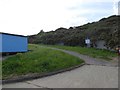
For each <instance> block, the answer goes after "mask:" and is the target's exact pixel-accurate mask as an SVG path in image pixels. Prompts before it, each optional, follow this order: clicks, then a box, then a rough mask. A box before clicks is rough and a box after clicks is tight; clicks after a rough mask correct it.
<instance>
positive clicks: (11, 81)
mask: <svg viewBox="0 0 120 90" xmlns="http://www.w3.org/2000/svg"><path fill="white" fill-rule="evenodd" d="M83 65H85V63H82V64H80V65H77V66H72V67H69V68H66V69H62V70H58V71H53V72H49V73H44V74H31V75H29V76H19V77H17V78H11V79H7V80H2V84H8V83H16V82H23V81H27V80H33V79H38V78H43V77H48V76H52V75H56V74H59V73H63V72H67V71H71V70H74V69H76V68H79V67H82V66H83Z"/></svg>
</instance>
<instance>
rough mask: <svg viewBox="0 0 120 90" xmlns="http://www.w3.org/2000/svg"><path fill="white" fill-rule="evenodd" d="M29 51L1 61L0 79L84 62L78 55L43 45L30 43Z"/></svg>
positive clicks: (48, 70) (55, 69)
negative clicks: (0, 76) (0, 72)
mask: <svg viewBox="0 0 120 90" xmlns="http://www.w3.org/2000/svg"><path fill="white" fill-rule="evenodd" d="M29 49H30V50H31V51H29V52H27V53H17V54H16V55H14V56H11V57H8V58H7V59H6V60H4V61H1V62H2V79H10V78H15V77H17V76H21V75H30V74H36V73H37V74H43V73H48V72H53V71H58V70H62V69H65V68H70V67H73V66H76V65H81V64H82V63H84V61H83V60H81V59H79V58H78V57H75V56H71V55H69V54H66V53H64V52H61V51H57V50H52V49H50V48H46V47H44V46H40V45H35V44H31V45H29Z"/></svg>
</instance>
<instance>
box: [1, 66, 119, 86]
mask: <svg viewBox="0 0 120 90" xmlns="http://www.w3.org/2000/svg"><path fill="white" fill-rule="evenodd" d="M3 88H118V67H108V66H96V65H84V66H82V67H80V68H77V69H75V70H72V71H68V72H64V73H60V74H57V75H53V76H49V77H45V78H41V79H36V80H31V81H25V82H20V83H12V84H5V85H3Z"/></svg>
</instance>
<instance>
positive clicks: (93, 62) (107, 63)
mask: <svg viewBox="0 0 120 90" xmlns="http://www.w3.org/2000/svg"><path fill="white" fill-rule="evenodd" d="M48 48H51V47H48ZM51 49H54V50H59V51H62V52H65V53H68V54H70V55H73V56H76V57H79V58H80V59H83V60H84V61H85V63H86V64H91V65H102V66H118V61H117V60H115V62H112V61H106V60H103V59H98V58H92V57H89V56H87V55H82V54H79V53H77V52H74V51H69V50H63V49H58V48H51Z"/></svg>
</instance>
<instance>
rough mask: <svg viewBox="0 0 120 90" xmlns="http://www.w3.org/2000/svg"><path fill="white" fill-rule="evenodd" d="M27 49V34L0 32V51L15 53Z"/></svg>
mask: <svg viewBox="0 0 120 90" xmlns="http://www.w3.org/2000/svg"><path fill="white" fill-rule="evenodd" d="M27 51H28V39H27V36H22V35H15V34H9V33H1V32H0V53H17V52H27Z"/></svg>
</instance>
